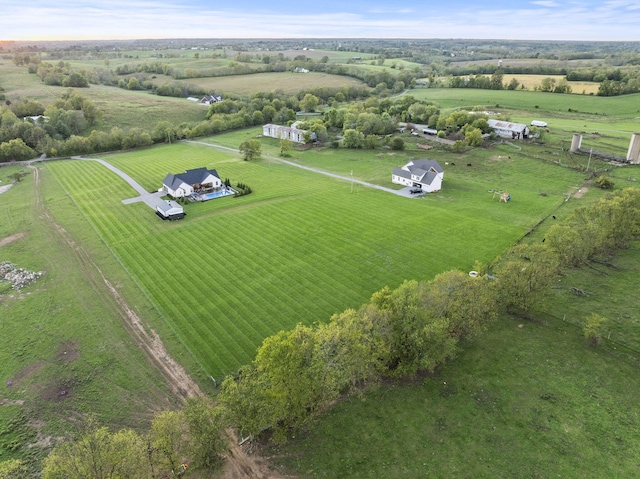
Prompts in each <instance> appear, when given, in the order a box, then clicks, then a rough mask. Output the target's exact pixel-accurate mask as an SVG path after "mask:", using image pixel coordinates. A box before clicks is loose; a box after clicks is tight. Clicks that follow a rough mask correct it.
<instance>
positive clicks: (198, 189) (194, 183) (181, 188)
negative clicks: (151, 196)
mask: <svg viewBox="0 0 640 479" xmlns="http://www.w3.org/2000/svg"><path fill="white" fill-rule="evenodd" d="M221 186H222V180H221V179H220V176H218V172H217V171H216V170H208V169H206V168H195V169H193V170H187V171H185V172H184V173H179V174H177V175H174V174H172V173H169V174H167V176H166V177H165V179H164V180H162V191H164V192H165V193H167V194H168V195H171V196H172V197H174V198H180V197H182V196H190V195H192V194H194V193H206V192H209V191H212V190H214V189H216V188H220V187H221Z"/></svg>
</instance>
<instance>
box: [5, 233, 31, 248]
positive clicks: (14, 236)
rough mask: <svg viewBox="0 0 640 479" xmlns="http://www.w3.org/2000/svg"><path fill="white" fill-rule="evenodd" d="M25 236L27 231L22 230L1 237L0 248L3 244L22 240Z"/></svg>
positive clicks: (7, 244) (6, 244)
mask: <svg viewBox="0 0 640 479" xmlns="http://www.w3.org/2000/svg"><path fill="white" fill-rule="evenodd" d="M25 236H27V233H26V232H25V231H22V232H21V233H15V234H12V235H9V236H5V237H4V238H2V239H0V248H2V247H3V246H9V245H10V244H11V243H15V242H16V241H19V240H21V239H22V238H24V237H25Z"/></svg>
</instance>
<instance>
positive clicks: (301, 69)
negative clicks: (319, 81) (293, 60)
mask: <svg viewBox="0 0 640 479" xmlns="http://www.w3.org/2000/svg"><path fill="white" fill-rule="evenodd" d="M293 73H309V70H307V69H306V68H302V67H296V68H294V70H293Z"/></svg>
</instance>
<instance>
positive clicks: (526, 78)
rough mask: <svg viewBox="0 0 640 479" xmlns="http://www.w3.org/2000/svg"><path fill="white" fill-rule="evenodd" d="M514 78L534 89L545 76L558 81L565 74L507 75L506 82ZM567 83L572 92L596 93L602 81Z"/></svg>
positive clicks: (581, 93) (527, 87) (582, 93)
mask: <svg viewBox="0 0 640 479" xmlns="http://www.w3.org/2000/svg"><path fill="white" fill-rule="evenodd" d="M512 78H515V79H516V80H518V81H519V82H520V84H521V85H524V86H525V87H526V89H527V90H533V89H534V88H536V87H539V86H540V84H541V83H542V80H544V79H545V78H553V79H555V80H556V83H557V82H559V81H561V80H564V79H565V76H564V75H505V76H504V83H507V84H508V83H509V82H510V81H511V79H512ZM567 84H568V85H569V86H570V87H571V93H576V94H579V95H595V94H596V93H598V88H599V87H600V83H596V82H579V81H570V82H567Z"/></svg>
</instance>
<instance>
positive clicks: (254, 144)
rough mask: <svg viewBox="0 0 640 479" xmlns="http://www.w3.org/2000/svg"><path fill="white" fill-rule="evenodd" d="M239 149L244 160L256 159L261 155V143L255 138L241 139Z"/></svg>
mask: <svg viewBox="0 0 640 479" xmlns="http://www.w3.org/2000/svg"><path fill="white" fill-rule="evenodd" d="M239 150H240V153H241V154H242V156H243V157H244V160H245V161H252V160H257V159H259V158H260V155H262V143H260V140H255V139H253V140H247V141H243V142H242V143H241V144H240V148H239Z"/></svg>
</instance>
